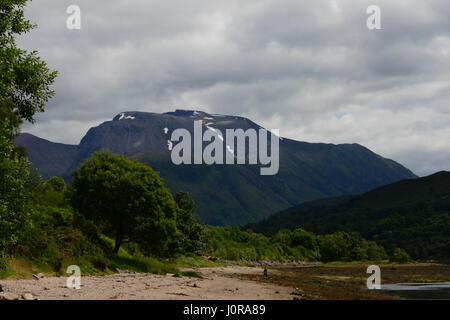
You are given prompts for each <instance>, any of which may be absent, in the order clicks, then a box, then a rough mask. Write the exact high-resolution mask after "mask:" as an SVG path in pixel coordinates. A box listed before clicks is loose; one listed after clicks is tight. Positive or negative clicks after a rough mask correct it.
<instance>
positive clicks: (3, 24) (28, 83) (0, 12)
mask: <svg viewBox="0 0 450 320" xmlns="http://www.w3.org/2000/svg"><path fill="white" fill-rule="evenodd" d="M27 2H28V1H27V0H2V1H1V2H0V62H1V63H0V74H1V77H0V116H2V117H7V118H8V119H10V125H12V126H13V127H15V128H17V127H18V125H19V124H20V122H21V121H22V119H24V120H27V121H30V122H33V121H34V115H35V113H37V112H42V111H44V106H45V103H46V102H47V101H48V100H49V99H50V98H51V97H52V96H53V95H54V92H53V91H52V90H50V86H51V85H52V84H53V82H54V80H55V78H56V75H57V72H55V71H53V72H52V71H51V70H50V69H49V68H48V67H47V64H46V63H45V61H42V60H41V59H40V58H39V57H38V56H37V52H36V51H32V52H27V51H25V50H22V49H20V48H18V47H17V46H16V40H15V38H16V37H17V36H18V35H22V34H25V33H28V32H29V31H31V30H32V29H33V28H34V27H35V25H33V24H31V23H30V21H28V20H26V19H25V17H24V7H25V5H26V3H27ZM3 119H4V118H3ZM3 119H2V120H3Z"/></svg>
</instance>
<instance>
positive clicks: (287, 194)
mask: <svg viewBox="0 0 450 320" xmlns="http://www.w3.org/2000/svg"><path fill="white" fill-rule="evenodd" d="M195 120H203V130H206V128H213V129H220V130H221V131H222V132H224V131H225V129H236V128H241V129H243V130H247V129H250V128H253V129H255V130H258V129H261V127H260V126H259V125H257V124H256V123H254V122H252V121H251V120H249V119H247V118H243V117H238V116H227V115H216V114H208V113H205V112H201V111H190V110H176V111H175V112H168V113H163V114H157V113H145V112H123V113H120V114H118V115H117V116H115V117H114V118H113V120H112V121H106V122H104V123H102V124H100V125H99V126H97V127H94V128H91V129H90V130H89V131H88V132H87V133H86V135H85V136H84V137H83V139H82V140H81V142H80V144H79V145H78V146H67V145H61V144H52V143H50V142H48V141H45V140H44V141H45V143H44V142H42V146H41V147H39V148H36V146H34V145H33V141H32V139H31V138H30V135H27V136H26V137H25V138H24V137H23V135H21V136H19V137H18V139H17V140H16V144H19V145H23V146H25V147H26V149H27V150H28V154H29V156H30V159H31V161H32V162H33V163H34V165H35V166H36V167H37V168H39V169H40V171H41V173H42V174H43V176H44V177H50V176H53V175H63V176H64V177H67V176H68V174H69V172H70V171H71V170H73V169H75V168H76V167H77V166H78V164H79V163H80V162H81V161H83V160H84V159H86V158H88V157H89V156H90V155H91V154H92V153H93V152H95V151H99V150H102V149H109V150H110V151H111V152H112V153H115V154H124V155H126V156H127V157H129V158H131V159H135V160H139V161H142V162H145V163H147V164H149V165H150V166H151V167H152V168H153V169H155V170H157V171H159V172H160V174H161V176H162V177H163V178H164V180H165V183H166V185H167V186H168V187H169V188H170V189H171V190H172V192H176V191H179V190H184V191H188V192H190V193H191V195H192V197H193V199H194V200H195V202H196V204H197V207H198V212H199V214H200V216H201V217H202V219H203V221H204V222H206V223H208V224H212V225H224V224H231V225H240V224H241V225H242V224H245V223H248V222H255V221H258V220H261V219H263V218H266V217H268V216H269V215H270V214H272V213H273V212H277V211H279V210H283V209H286V208H289V207H292V206H293V205H296V204H298V203H302V202H305V201H310V200H315V199H320V198H325V197H331V196H340V195H345V194H359V193H362V192H366V191H368V190H370V189H373V188H376V187H378V186H381V185H384V184H387V183H392V182H395V181H399V180H403V179H410V178H415V177H416V176H415V175H414V174H413V173H412V172H411V171H409V170H408V169H406V168H404V167H403V166H401V165H400V164H398V163H396V162H394V161H392V160H389V159H385V158H382V157H381V156H379V155H377V154H375V153H373V152H372V151H370V150H369V149H367V148H365V147H363V146H361V145H358V144H341V145H334V144H324V143H306V142H299V141H295V140H291V139H287V138H281V139H280V141H279V144H280V145H279V148H280V152H279V153H280V155H279V158H280V169H279V172H278V174H277V175H274V176H261V175H260V170H259V166H257V165H211V166H208V165H179V166H177V165H174V164H173V163H172V162H171V159H170V151H169V150H168V148H169V142H168V140H169V139H170V136H171V134H172V132H173V131H174V130H175V129H178V128H184V129H186V130H188V131H189V132H191V133H192V132H193V127H194V121H195ZM34 139H35V140H36V141H41V140H42V139H39V138H34ZM269 146H270V144H269ZM233 149H234V148H233ZM65 150H67V151H65ZM74 150H76V151H74ZM224 152H227V150H226V149H225V151H224ZM69 163H70V164H69Z"/></svg>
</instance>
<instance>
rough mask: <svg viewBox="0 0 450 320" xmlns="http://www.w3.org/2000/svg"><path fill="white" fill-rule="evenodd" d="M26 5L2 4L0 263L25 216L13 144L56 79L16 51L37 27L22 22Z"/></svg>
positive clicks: (21, 163)
mask: <svg viewBox="0 0 450 320" xmlns="http://www.w3.org/2000/svg"><path fill="white" fill-rule="evenodd" d="M27 2H28V1H27V0H1V1H0V258H1V256H5V255H7V254H8V253H10V251H11V248H13V246H14V244H15V243H16V242H17V239H18V237H19V235H20V231H21V230H22V227H23V226H24V224H25V222H26V220H27V215H28V213H29V208H28V207H27V206H28V193H27V192H26V189H27V186H28V183H29V182H30V177H31V176H30V170H29V166H28V163H27V161H26V158H25V157H24V156H23V155H20V154H21V153H22V154H23V152H18V151H19V150H18V149H16V148H14V145H13V138H14V135H16V134H17V133H18V131H19V126H20V124H21V123H22V122H23V121H24V120H25V121H30V122H34V116H35V114H36V113H37V112H42V111H44V106H45V104H46V102H47V101H48V99H50V98H51V97H52V96H53V95H54V92H53V91H52V90H50V86H51V85H52V83H53V81H54V80H55V77H56V75H57V73H56V72H55V71H51V70H50V69H49V68H48V67H47V64H46V63H45V62H44V61H42V60H41V59H40V58H39V57H38V55H37V52H36V51H32V52H27V51H25V50H22V49H20V48H18V47H17V45H16V38H17V37H18V36H20V35H22V34H25V33H27V32H29V31H31V30H32V29H33V28H35V27H36V26H35V25H33V24H31V23H30V22H29V21H28V20H26V19H25V17H24V8H25V5H26V3H27Z"/></svg>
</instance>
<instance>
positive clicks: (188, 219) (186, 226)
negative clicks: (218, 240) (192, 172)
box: [174, 191, 203, 252]
mask: <svg viewBox="0 0 450 320" xmlns="http://www.w3.org/2000/svg"><path fill="white" fill-rule="evenodd" d="M174 199H175V202H176V203H177V206H178V215H177V228H178V230H180V231H181V233H182V234H183V243H182V250H183V251H185V252H198V251H199V250H200V249H201V246H202V238H203V226H202V225H200V224H199V223H197V221H196V214H195V203H194V200H192V198H191V197H190V195H189V193H187V192H183V191H180V192H177V193H176V194H175V196H174Z"/></svg>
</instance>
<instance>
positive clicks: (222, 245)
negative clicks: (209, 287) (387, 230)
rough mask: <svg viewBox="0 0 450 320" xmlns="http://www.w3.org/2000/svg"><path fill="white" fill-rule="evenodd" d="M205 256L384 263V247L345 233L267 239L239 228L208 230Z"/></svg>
mask: <svg viewBox="0 0 450 320" xmlns="http://www.w3.org/2000/svg"><path fill="white" fill-rule="evenodd" d="M203 253H204V254H206V255H211V256H213V257H215V258H219V259H226V260H250V261H258V260H274V261H305V260H309V261H323V262H330V261H364V260H365V261H367V260H370V261H381V260H384V259H386V258H387V255H386V251H385V250H384V248H383V247H381V246H379V245H377V244H376V243H375V242H373V241H366V240H365V239H363V238H361V237H359V236H358V235H356V234H354V235H352V234H349V233H345V232H336V233H334V234H328V235H319V236H316V235H315V234H314V233H312V232H308V231H305V230H303V229H300V228H298V229H295V230H294V231H290V230H288V229H282V230H279V231H278V232H277V233H276V234H275V235H274V236H272V237H270V238H269V237H266V236H264V235H261V234H258V233H254V232H252V231H251V230H248V231H243V230H241V229H239V228H237V227H229V226H228V227H210V226H208V227H206V235H205V245H204V248H203Z"/></svg>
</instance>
